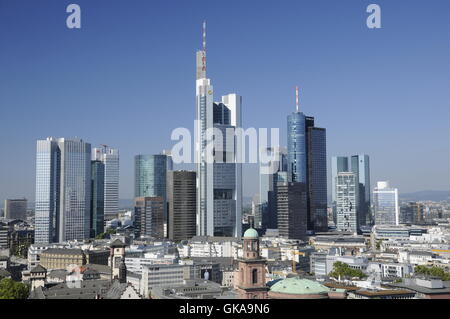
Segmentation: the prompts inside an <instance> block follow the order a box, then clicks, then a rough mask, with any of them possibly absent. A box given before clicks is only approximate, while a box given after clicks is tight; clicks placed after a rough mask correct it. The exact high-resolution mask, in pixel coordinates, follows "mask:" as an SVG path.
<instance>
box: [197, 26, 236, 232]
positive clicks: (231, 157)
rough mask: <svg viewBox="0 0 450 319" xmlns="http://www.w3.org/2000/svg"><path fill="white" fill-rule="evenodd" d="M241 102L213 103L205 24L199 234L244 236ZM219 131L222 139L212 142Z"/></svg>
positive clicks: (200, 72) (200, 69)
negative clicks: (239, 156)
mask: <svg viewBox="0 0 450 319" xmlns="http://www.w3.org/2000/svg"><path fill="white" fill-rule="evenodd" d="M241 103H242V98H241V97H240V96H239V95H237V94H229V95H226V96H223V97H222V101H221V102H217V103H214V99H213V87H212V85H211V80H210V79H208V78H206V24H205V23H204V24H203V50H199V51H198V52H197V82H196V104H197V120H196V128H195V129H196V131H195V135H196V136H195V141H196V143H195V145H196V149H195V152H196V157H195V159H196V162H197V190H198V191H197V234H198V235H203V236H205V235H208V236H238V237H239V236H241V230H242V221H241V214H242V164H240V163H237V154H236V145H237V143H236V136H235V134H234V132H235V129H236V128H237V127H241ZM214 129H215V131H214ZM219 131H220V132H221V133H222V137H223V139H216V138H215V139H214V141H213V139H212V137H213V136H216V134H215V132H219ZM216 137H217V136H216ZM212 141H213V142H212Z"/></svg>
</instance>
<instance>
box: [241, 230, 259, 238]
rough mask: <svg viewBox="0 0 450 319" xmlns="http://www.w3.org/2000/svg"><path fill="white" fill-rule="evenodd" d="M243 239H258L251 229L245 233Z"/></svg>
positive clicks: (254, 231) (255, 232)
mask: <svg viewBox="0 0 450 319" xmlns="http://www.w3.org/2000/svg"><path fill="white" fill-rule="evenodd" d="M244 238H246V239H257V238H259V235H258V232H257V231H256V230H255V229H253V228H249V229H247V230H246V231H245V233H244Z"/></svg>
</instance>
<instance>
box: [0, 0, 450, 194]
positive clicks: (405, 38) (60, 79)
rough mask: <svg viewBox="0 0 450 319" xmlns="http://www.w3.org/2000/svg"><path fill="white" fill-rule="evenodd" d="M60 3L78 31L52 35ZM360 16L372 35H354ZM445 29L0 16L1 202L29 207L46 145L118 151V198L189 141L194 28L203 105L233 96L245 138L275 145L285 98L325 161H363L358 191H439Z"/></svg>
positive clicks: (142, 8) (333, 17)
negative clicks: (266, 134)
mask: <svg viewBox="0 0 450 319" xmlns="http://www.w3.org/2000/svg"><path fill="white" fill-rule="evenodd" d="M70 3H77V4H79V5H80V6H81V10H82V28H81V30H70V29H68V28H67V27H66V25H65V20H66V17H67V15H68V14H67V13H66V12H65V11H66V10H65V9H66V6H67V5H68V4H70ZM370 3H377V4H379V5H381V8H382V27H383V28H382V29H381V30H369V29H368V28H367V27H366V24H365V21H366V18H367V16H368V14H367V13H366V7H367V5H368V4H370ZM449 15H450V1H448V0H410V1H403V0H402V1H400V0H398V1H392V0H390V1H381V0H371V1H365V0H345V1H344V0H342V1H334V0H333V1H332V0H327V1H325V0H314V1H312V0H311V1H301V0H295V1H286V0H280V1H261V0H259V1H254V0H245V1H242V0H227V1H218V0H206V1H203V0H179V1H173V0H164V1H162V0H161V1H156V0H155V1H153V0H152V1H150V0H148V1H143V0H70V1H65V0H40V1H31V0H26V1H25V0H0V123H1V124H0V130H1V134H0V149H1V156H0V200H3V199H4V198H7V197H21V196H26V197H28V198H29V199H30V200H34V178H35V172H34V171H35V143H36V140H37V139H40V138H46V137H47V136H55V137H74V136H78V137H81V138H83V139H84V140H86V141H88V142H90V143H92V145H93V146H96V145H98V144H101V143H103V144H108V145H111V146H113V147H117V148H119V149H120V152H121V187H120V192H121V198H131V197H132V194H133V156H134V155H136V154H139V153H141V154H147V153H149V154H152V153H159V152H160V151H161V150H162V149H170V148H171V147H172V145H173V142H171V141H170V133H171V131H172V129H174V128H176V127H188V128H192V127H193V120H194V117H195V51H196V50H197V49H198V48H199V47H200V46H201V32H200V31H201V23H202V21H203V20H204V19H206V20H207V21H208V76H209V77H211V78H212V81H213V85H214V87H215V95H216V98H218V97H219V96H220V95H222V94H226V93H231V92H236V93H238V94H240V95H242V96H243V99H244V100H243V121H244V127H279V128H280V129H281V132H282V141H283V142H284V141H285V139H286V132H285V130H286V116H287V115H288V113H289V112H291V111H293V110H294V108H295V105H294V87H295V85H300V86H301V88H302V93H301V94H302V96H301V103H302V108H303V110H304V112H305V113H306V114H308V115H312V116H315V118H316V123H317V125H318V126H321V127H325V128H327V134H328V140H327V142H328V155H329V156H332V155H344V154H356V153H367V154H369V155H370V157H371V164H372V181H373V182H375V181H376V180H384V179H388V180H390V181H391V183H392V184H393V185H394V186H396V187H398V188H399V189H400V192H410V191H416V190H426V189H436V190H449V189H450V147H449V137H450V126H449V124H448V122H449V119H450V37H449V31H450V19H449V18H448V17H449ZM256 172H257V170H256V166H255V165H253V166H249V167H247V169H246V172H245V185H244V195H246V196H249V195H253V194H254V193H256V192H257V189H258V179H257V175H256Z"/></svg>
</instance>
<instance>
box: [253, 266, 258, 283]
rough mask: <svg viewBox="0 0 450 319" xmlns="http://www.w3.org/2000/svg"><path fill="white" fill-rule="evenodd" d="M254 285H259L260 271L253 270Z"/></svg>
mask: <svg viewBox="0 0 450 319" xmlns="http://www.w3.org/2000/svg"><path fill="white" fill-rule="evenodd" d="M252 283H253V284H254V285H255V284H257V283H258V269H253V270H252Z"/></svg>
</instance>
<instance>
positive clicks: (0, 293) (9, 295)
mask: <svg viewBox="0 0 450 319" xmlns="http://www.w3.org/2000/svg"><path fill="white" fill-rule="evenodd" d="M29 292H30V289H29V287H28V285H25V284H23V283H21V282H17V281H14V280H12V279H10V278H5V279H2V280H1V281H0V299H27V298H28V294H29Z"/></svg>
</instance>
